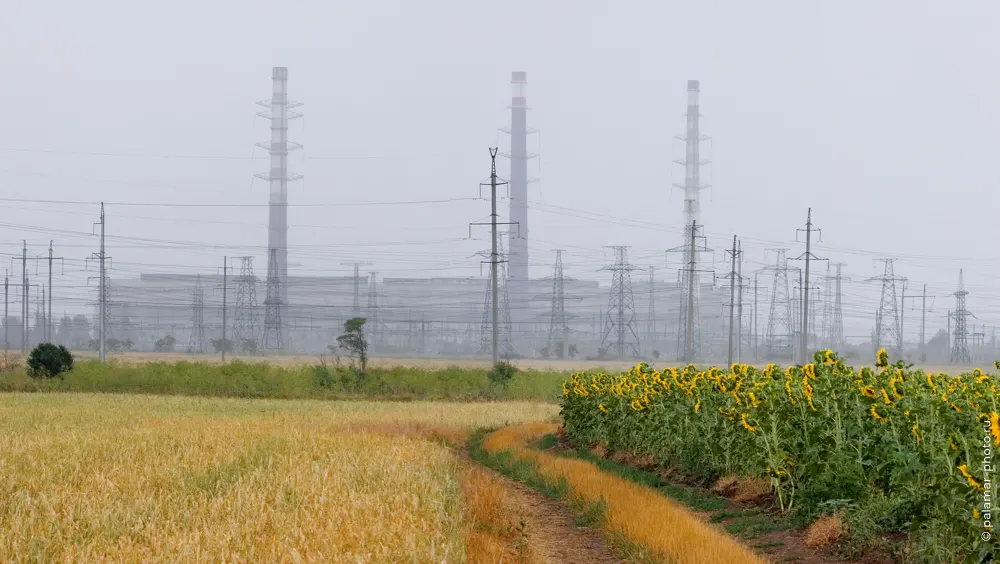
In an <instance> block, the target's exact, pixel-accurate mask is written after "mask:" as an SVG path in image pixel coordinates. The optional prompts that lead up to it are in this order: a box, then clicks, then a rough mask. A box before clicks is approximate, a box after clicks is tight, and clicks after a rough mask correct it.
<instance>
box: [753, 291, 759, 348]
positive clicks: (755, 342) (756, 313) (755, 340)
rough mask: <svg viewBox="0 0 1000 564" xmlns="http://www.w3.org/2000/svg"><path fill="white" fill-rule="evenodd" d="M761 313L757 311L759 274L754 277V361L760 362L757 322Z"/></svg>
mask: <svg viewBox="0 0 1000 564" xmlns="http://www.w3.org/2000/svg"><path fill="white" fill-rule="evenodd" d="M759 317H760V312H759V311H758V309H757V273H756V272H755V273H754V275H753V359H754V361H758V360H760V345H759V343H758V341H757V329H758V327H757V320H758V318H759Z"/></svg>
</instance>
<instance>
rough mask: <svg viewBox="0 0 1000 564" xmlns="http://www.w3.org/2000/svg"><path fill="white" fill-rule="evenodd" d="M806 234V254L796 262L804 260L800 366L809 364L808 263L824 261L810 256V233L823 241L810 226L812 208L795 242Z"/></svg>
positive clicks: (819, 231) (820, 231)
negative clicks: (800, 234) (799, 236)
mask: <svg viewBox="0 0 1000 564" xmlns="http://www.w3.org/2000/svg"><path fill="white" fill-rule="evenodd" d="M799 231H805V232H806V252H805V253H803V254H802V255H800V256H799V257H798V258H797V259H796V260H803V259H804V260H805V261H806V268H805V280H804V281H803V286H802V290H801V296H802V342H801V343H800V344H799V356H800V357H801V361H802V364H807V363H808V362H809V262H810V261H812V260H825V259H821V258H819V257H817V256H815V255H813V254H812V233H813V231H816V232H817V233H819V234H820V241H821V242H822V240H823V232H822V230H820V229H814V228H813V224H812V208H809V213H808V215H807V216H806V228H805V229H797V230H796V231H795V234H796V240H798V238H797V236H798V232H799Z"/></svg>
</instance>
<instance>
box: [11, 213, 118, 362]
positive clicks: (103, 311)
mask: <svg viewBox="0 0 1000 564" xmlns="http://www.w3.org/2000/svg"><path fill="white" fill-rule="evenodd" d="M94 225H100V226H101V250H100V252H99V253H98V254H97V259H98V260H99V261H100V284H101V289H100V300H99V310H100V313H99V315H98V317H100V320H99V321H98V323H99V325H98V326H99V327H100V329H99V330H98V331H99V332H100V336H99V337H98V340H99V341H100V343H99V344H98V347H99V349H98V351H99V352H98V357H99V358H100V359H101V362H104V359H105V352H106V348H107V345H106V341H107V340H108V339H107V335H106V330H107V322H106V319H105V318H106V317H107V310H108V296H107V294H108V280H107V278H108V274H107V266H106V265H105V260H106V259H107V253H106V252H105V250H104V229H105V221H104V202H101V221H99V222H97V223H95V224H94ZM25 256H27V253H25Z"/></svg>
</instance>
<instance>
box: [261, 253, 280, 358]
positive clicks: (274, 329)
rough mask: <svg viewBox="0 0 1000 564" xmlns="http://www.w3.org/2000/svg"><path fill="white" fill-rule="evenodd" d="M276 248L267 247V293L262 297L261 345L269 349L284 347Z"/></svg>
mask: <svg viewBox="0 0 1000 564" xmlns="http://www.w3.org/2000/svg"><path fill="white" fill-rule="evenodd" d="M277 265H278V250H277V249H268V253H267V293H266V296H265V297H264V335H263V336H262V338H261V347H262V348H265V349H270V350H277V349H283V348H284V347H285V343H284V337H283V335H282V332H283V331H282V325H281V306H282V303H281V279H280V278H279V277H278V266H277Z"/></svg>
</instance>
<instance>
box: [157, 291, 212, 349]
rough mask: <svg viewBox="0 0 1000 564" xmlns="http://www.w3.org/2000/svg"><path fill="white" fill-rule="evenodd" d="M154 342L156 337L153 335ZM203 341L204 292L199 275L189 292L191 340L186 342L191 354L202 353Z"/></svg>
mask: <svg viewBox="0 0 1000 564" xmlns="http://www.w3.org/2000/svg"><path fill="white" fill-rule="evenodd" d="M155 331H156V332H157V333H158V332H159V319H157V320H156V330H155ZM153 340H154V341H155V340H156V335H155V334H154V335H153ZM206 342H207V341H206V339H205V290H204V288H202V286H201V275H200V274H199V275H198V277H197V278H196V279H195V285H194V289H192V290H191V339H190V341H188V349H189V350H191V352H197V353H203V352H205V346H206Z"/></svg>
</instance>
